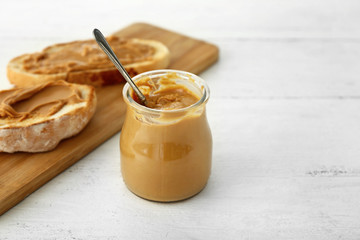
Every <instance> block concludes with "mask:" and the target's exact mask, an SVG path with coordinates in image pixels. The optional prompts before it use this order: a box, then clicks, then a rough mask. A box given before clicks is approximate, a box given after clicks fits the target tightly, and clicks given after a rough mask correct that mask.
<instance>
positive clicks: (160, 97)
mask: <svg viewBox="0 0 360 240" xmlns="http://www.w3.org/2000/svg"><path fill="white" fill-rule="evenodd" d="M176 78H178V76H177V75H176V73H169V74H167V75H164V76H162V77H160V78H159V79H150V78H149V77H144V78H142V79H140V80H138V81H137V82H136V85H137V86H138V88H139V89H140V91H141V92H142V93H143V94H144V96H145V98H146V101H147V104H146V107H149V108H153V109H161V110H174V109H181V108H185V107H188V106H191V105H193V104H194V103H196V102H197V101H199V99H200V97H199V96H197V95H196V94H195V93H193V92H192V91H190V90H189V89H188V88H186V87H185V86H183V85H179V84H177V83H176V82H175V80H174V79H176ZM132 98H133V99H134V100H135V101H136V102H138V103H139V102H140V101H139V99H138V97H137V96H136V94H135V93H134V92H133V93H132Z"/></svg>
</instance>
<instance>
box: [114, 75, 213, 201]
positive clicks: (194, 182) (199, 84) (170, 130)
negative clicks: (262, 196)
mask: <svg viewBox="0 0 360 240" xmlns="http://www.w3.org/2000/svg"><path fill="white" fill-rule="evenodd" d="M133 80H134V82H135V83H136V85H137V86H138V87H139V89H140V90H141V92H142V93H143V94H144V95H145V97H146V99H147V106H146V107H145V106H143V105H141V104H139V103H138V102H139V101H138V99H137V98H136V97H135V96H136V95H135V94H134V93H133V90H132V89H131V88H130V86H129V85H128V84H126V85H125V87H124V89H123V96H124V100H125V102H126V104H127V111H126V117H125V122H124V125H123V128H122V132H121V137H120V154H121V172H122V176H123V179H124V182H125V184H126V186H127V187H128V188H129V190H130V191H132V192H133V193H135V194H136V195H138V196H140V197H142V198H145V199H148V200H153V201H160V202H170V201H178V200H183V199H186V198H189V197H191V196H193V195H195V194H197V193H198V192H200V191H201V190H202V189H203V188H204V187H205V185H206V183H207V181H208V178H209V175H210V169H211V157H212V137H211V132H210V128H209V124H208V121H207V118H206V112H205V105H206V103H207V101H208V99H209V88H208V86H207V85H206V83H205V82H204V80H202V79H201V78H200V77H198V76H196V75H194V74H191V73H188V72H183V71H176V70H155V71H150V72H146V73H142V74H140V75H137V76H136V77H134V79H133Z"/></svg>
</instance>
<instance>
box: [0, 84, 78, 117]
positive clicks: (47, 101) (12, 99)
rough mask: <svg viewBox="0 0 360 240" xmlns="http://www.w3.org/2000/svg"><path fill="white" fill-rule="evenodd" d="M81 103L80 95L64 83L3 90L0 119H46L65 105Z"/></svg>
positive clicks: (0, 101) (0, 99)
mask: <svg viewBox="0 0 360 240" xmlns="http://www.w3.org/2000/svg"><path fill="white" fill-rule="evenodd" d="M82 101H84V100H83V99H82V97H81V93H80V92H78V90H76V89H75V88H72V87H71V85H70V84H68V83H66V82H64V81H58V82H51V83H47V84H42V85H39V86H36V87H32V88H20V89H17V88H15V89H10V90H5V91H1V92H0V119H12V120H13V121H23V120H25V119H27V118H33V117H47V116H51V115H53V114H55V113H57V112H58V111H60V110H61V108H62V107H63V106H65V105H67V104H74V103H78V102H82Z"/></svg>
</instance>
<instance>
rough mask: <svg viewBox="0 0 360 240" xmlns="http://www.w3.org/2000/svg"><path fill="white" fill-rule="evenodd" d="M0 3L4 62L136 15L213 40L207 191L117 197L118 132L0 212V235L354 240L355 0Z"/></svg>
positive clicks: (121, 189) (358, 231)
mask: <svg viewBox="0 0 360 240" xmlns="http://www.w3.org/2000/svg"><path fill="white" fill-rule="evenodd" d="M99 4H100V2H99V1H85V0H82V1H75V0H72V1H68V0H64V1H45V0H34V1H25V0H22V1H20V0H19V1H10V0H4V1H1V2H0V49H1V50H0V87H1V89H5V88H8V87H10V84H9V83H8V82H7V79H6V65H7V63H8V61H9V60H10V59H11V58H13V57H15V56H17V55H20V54H23V53H26V52H33V51H38V50H41V49H42V48H43V47H45V46H47V45H50V44H53V43H58V42H65V41H71V40H76V39H87V38H91V37H92V35H91V32H92V29H93V28H94V27H97V28H99V29H101V30H102V31H103V32H104V33H106V34H109V33H111V32H113V31H115V30H118V29H120V28H122V27H125V26H127V25H129V24H131V23H134V22H138V21H144V22H148V23H151V24H154V25H158V26H160V27H163V28H166V29H171V30H174V31H177V32H180V33H183V34H186V35H189V36H192V37H195V38H199V39H204V40H207V41H209V42H211V43H214V44H217V45H218V46H219V48H220V50H221V53H220V60H219V62H218V63H216V64H215V65H214V66H212V67H211V68H209V69H208V70H207V71H205V72H204V73H202V74H201V77H203V78H204V79H206V80H207V82H208V84H209V86H210V88H211V99H210V102H209V103H208V119H209V122H210V125H211V128H212V133H213V137H214V151H213V156H214V158H213V168H212V175H211V178H210V181H209V183H208V186H207V187H206V189H205V190H204V191H202V192H201V193H200V194H199V195H197V196H196V197H194V198H191V199H189V200H187V201H183V202H179V203H172V204H161V203H154V202H149V201H146V200H143V199H140V198H138V197H136V196H134V195H133V194H132V193H130V192H129V191H128V190H127V189H126V187H125V185H124V183H123V181H122V177H121V173H120V166H119V161H120V157H119V147H118V143H119V135H120V133H118V134H116V135H115V136H114V137H112V138H111V139H109V140H108V141H107V142H105V143H104V144H102V145H101V146H99V147H98V148H97V149H96V150H95V151H93V152H92V153H91V154H89V155H87V156H86V157H84V158H83V159H82V160H81V161H79V162H78V163H76V164H75V165H74V166H72V167H71V168H69V169H68V170H66V171H65V172H64V173H62V174H60V175H59V176H58V177H56V178H54V179H53V180H52V181H50V182H49V183H47V184H46V185H45V186H43V187H42V188H40V189H39V190H37V191H36V192H34V193H33V194H31V195H30V196H29V197H27V198H26V199H25V200H24V201H22V202H21V203H20V204H18V205H17V206H15V207H14V208H12V209H11V210H9V211H8V212H7V213H5V214H4V215H2V216H1V217H0V239H2V240H3V239H360V79H359V78H360V27H359V22H360V2H359V1H358V0H332V1H329V0H302V1H295V0H289V1H282V0H273V1H269V0H239V1H236V0H234V1H230V0H222V1H194V0H182V1H179V2H175V1H165V0H163V1H160V0H159V1H155V0H152V1H140V0H136V1H135V0H132V1H116V0H112V1H104V5H106V6H108V7H110V10H111V11H110V12H107V9H106V8H105V7H104V6H100V5H99Z"/></svg>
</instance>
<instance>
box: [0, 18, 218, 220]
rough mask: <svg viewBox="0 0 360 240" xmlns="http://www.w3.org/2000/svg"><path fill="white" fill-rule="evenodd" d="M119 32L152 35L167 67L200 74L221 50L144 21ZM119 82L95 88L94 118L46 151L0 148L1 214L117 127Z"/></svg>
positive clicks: (119, 123) (120, 118) (120, 114)
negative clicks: (161, 48) (163, 49)
mask: <svg viewBox="0 0 360 240" xmlns="http://www.w3.org/2000/svg"><path fill="white" fill-rule="evenodd" d="M116 34H117V35H120V36H124V37H140V38H148V39H155V40H159V41H161V42H163V43H164V44H165V45H167V46H168V48H169V50H170V53H171V61H170V66H169V68H171V69H178V70H184V71H189V72H192V73H195V74H199V73H200V72H202V71H203V70H205V69H206V68H207V67H209V66H210V65H211V64H213V63H214V62H215V61H216V60H217V59H218V55H219V50H218V48H217V47H216V46H214V45H212V44H209V43H207V42H204V41H201V40H196V39H193V38H191V37H187V36H184V35H181V34H178V33H175V32H171V31H168V30H165V29H162V28H159V27H155V26H152V25H149V24H146V23H135V24H132V25H130V26H128V27H126V28H124V29H122V30H120V31H117V32H116ZM122 87H123V84H121V85H116V86H109V87H104V88H99V89H97V91H96V93H97V97H98V105H97V110H96V112H95V115H94V117H93V118H92V120H91V121H90V123H89V124H88V125H87V127H86V128H85V129H84V130H83V131H82V132H81V133H80V134H78V135H77V136H74V137H72V138H69V139H66V140H64V141H62V142H61V143H60V144H59V145H58V146H57V147H56V149H55V150H53V151H50V152H46V153H36V154H31V153H13V154H7V153H0V215H1V214H3V213H4V212H6V211H7V210H8V209H10V208H11V207H13V206H14V205H16V204H17V203H18V202H20V201H21V200H23V199H24V198H25V197H26V196H28V195H29V194H31V193H32V192H34V191H35V190H36V189H38V188H39V187H41V186H42V185H43V184H45V183H46V182H48V181H49V180H51V179H52V178H54V177H55V176H56V175H58V174H59V173H61V172H62V171H64V170H65V169H66V168H68V167H70V166H71V165H72V164H74V163H75V162H77V161H78V160H80V159H81V158H82V157H84V156H85V155H86V154H88V153H89V152H91V151H92V150H94V149H95V148H96V147H97V146H99V145H100V144H101V143H103V142H104V141H105V140H107V139H108V138H110V137H111V136H113V135H114V134H115V133H117V132H119V131H120V130H121V127H122V124H123V121H124V114H125V107H126V106H125V103H124V102H123V99H122V94H121V92H122Z"/></svg>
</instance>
